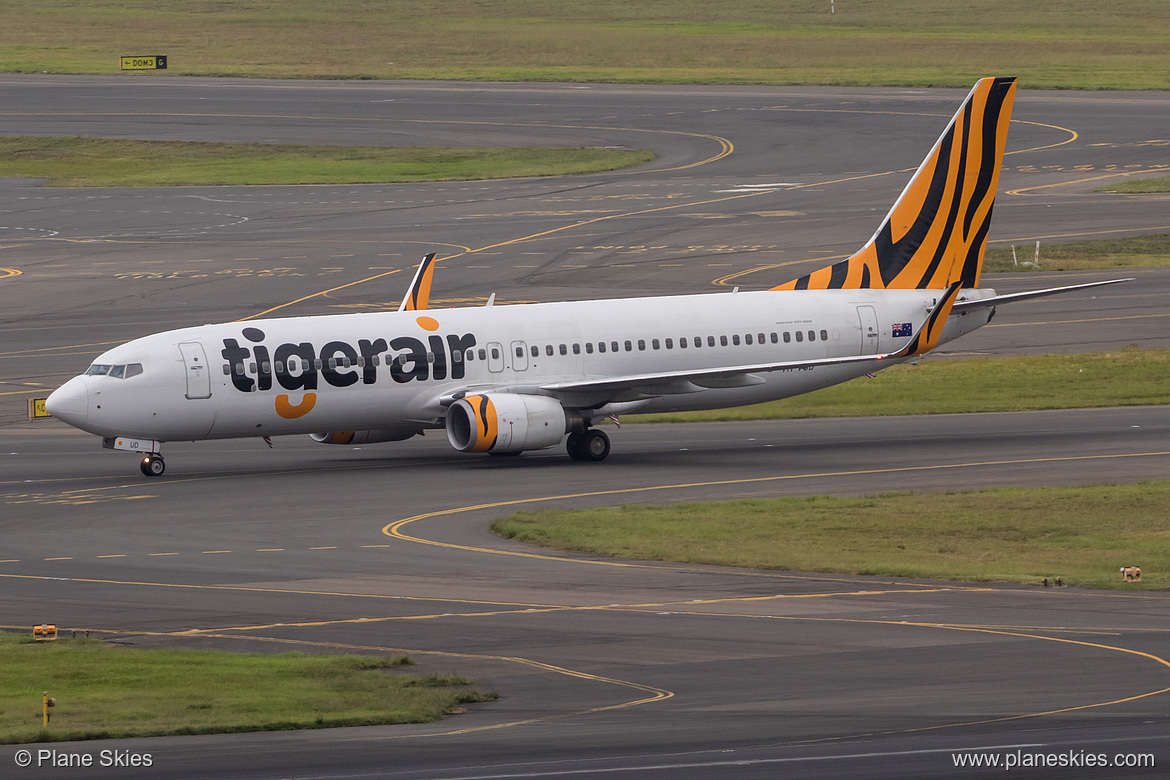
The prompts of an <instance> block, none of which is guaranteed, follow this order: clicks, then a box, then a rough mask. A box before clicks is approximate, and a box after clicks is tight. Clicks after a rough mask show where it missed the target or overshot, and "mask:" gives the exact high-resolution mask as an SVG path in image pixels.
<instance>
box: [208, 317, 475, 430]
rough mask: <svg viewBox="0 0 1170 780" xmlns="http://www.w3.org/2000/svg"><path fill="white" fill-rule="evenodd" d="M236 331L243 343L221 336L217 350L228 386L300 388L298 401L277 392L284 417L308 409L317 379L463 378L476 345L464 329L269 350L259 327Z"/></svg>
mask: <svg viewBox="0 0 1170 780" xmlns="http://www.w3.org/2000/svg"><path fill="white" fill-rule="evenodd" d="M419 319H420V320H423V319H425V320H427V322H425V323H424V322H420V323H419V324H420V326H422V327H424V328H425V329H426V330H435V329H437V325H438V323H437V322H435V321H434V320H432V319H431V318H429V317H427V318H422V317H420V318H419ZM432 325H433V326H432ZM241 334H242V336H243V338H244V340H245V343H244V344H242V345H241V344H240V341H239V340H238V339H234V338H225V339H224V340H223V350H222V351H221V352H220V354H221V355H223V359H224V360H225V361H227V364H228V372H229V375H230V376H231V381H232V386H233V387H235V389H236V390H239V391H240V392H241V393H252V392H256V391H260V392H263V391H266V390H272V389H273V387H274V385H276V386H279V387H281V388H283V389H285V390H290V391H293V392H301V393H304V396H303V398H302V400H301V401H299V402H297V403H294V402H293V401H292V400H291V399H290V397H289V396H288V395H279V396H278V397H277V399H276V411H277V413H278V414H280V416H281V417H284V418H286V419H293V418H296V417H302V416H304V415H305V414H307V413H308V412H309V411H310V410H311V409H312V408H313V406H314V404H315V403H316V394H315V393H314V392H313V391H315V390H317V389H318V387H319V386H320V383H321V382H324V383H325V384H326V385H329V386H331V387H349V386H351V385H355V384H358V383H359V382H360V383H362V384H366V385H372V384H376V383H377V382H378V381H379V379H381V378H382V377H384V376H386V375H387V374H388V375H389V376H390V378H391V379H392V380H393V381H395V382H398V383H401V384H405V383H407V382H416V381H417V382H425V381H428V380H432V379H435V380H442V379H448V378H450V379H463V377H464V373H465V368H464V361H463V356H464V355H465V354H466V353H467V351H468V350H469V349H471V348H472V347H474V346H475V344H476V342H475V336H474V335H473V334H471V333H465V334H463V335H462V336H459V335H454V334H452V335H447V336H439V335H431V336H426V337H425V341H424V340H423V339H421V338H415V337H413V336H398V337H397V338H392V339H389V340H387V339H385V338H373V339H358V340H357V343H356V345H355V344H350V343H349V342H346V341H330V342H327V343H326V344H324V345H322V346H321V347H320V348H318V347H317V346H316V345H315V344H313V343H312V342H309V341H302V342H300V343H297V344H291V343H290V344H281V345H279V346H277V347H276V348H275V349H272V348H270V347H269V346H268V345H266V344H263V343H262V342H263V341H264V338H265V335H264V331H262V330H260V329H259V328H244V329H243V330H242V331H241ZM248 342H251V343H250V344H249V343H248Z"/></svg>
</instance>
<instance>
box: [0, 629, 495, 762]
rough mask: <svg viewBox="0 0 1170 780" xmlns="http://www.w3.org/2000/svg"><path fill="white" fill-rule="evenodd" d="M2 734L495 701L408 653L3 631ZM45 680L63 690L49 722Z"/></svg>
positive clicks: (212, 728)
mask: <svg viewBox="0 0 1170 780" xmlns="http://www.w3.org/2000/svg"><path fill="white" fill-rule="evenodd" d="M0 657H3V659H4V662H3V663H2V664H0V743H4V744H12V743H18V742H43V741H49V740H53V741H56V740H68V739H111V738H116V737H133V736H160V735H164V734H211V733H222V732H237V731H279V730H284V729H304V728H330V727H336V726H364V725H375V724H388V723H427V722H431V721H435V720H439V719H440V718H441V717H443V715H445V714H448V713H451V712H454V711H456V710H457V709H458V707H459V705H460V704H462V703H468V702H477V701H490V700H493V699H495V698H496V695H495V694H494V693H488V692H484V691H480V690H476V689H474V688H470V687H467V686H468V685H469V682H468V681H467V680H464V679H462V678H461V677H459V676H458V675H434V674H432V675H416V674H410V673H408V672H402V671H398V670H397V669H396V667H402V666H408V665H410V663H411V662H410V661H409V659H407V658H403V657H398V658H379V657H376V656H357V655H346V656H336V655H333V656H329V655H304V654H302V653H280V654H277V655H251V654H243V653H226V652H210V651H199V650H137V649H127V648H121V647H116V646H113V645H110V644H107V643H105V642H101V641H98V640H96V639H94V640H88V639H71V638H61V639H58V640H57V641H56V642H33V640H32V637H31V636H24V635H17V634H12V633H5V632H0ZM43 692H48V694H49V695H50V696H52V697H54V698H56V700H57V706H56V707H54V708H53V709H52V710H50V712H51V715H52V720H51V721H50V723H49V728H48V729H47V730H46V729H43V728H42V721H41V718H40V714H41V697H42V693H43Z"/></svg>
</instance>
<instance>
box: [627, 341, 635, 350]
mask: <svg viewBox="0 0 1170 780" xmlns="http://www.w3.org/2000/svg"><path fill="white" fill-rule="evenodd" d="M633 351H634V345H633V344H631V343H630V342H628V341H627V342H626V352H633Z"/></svg>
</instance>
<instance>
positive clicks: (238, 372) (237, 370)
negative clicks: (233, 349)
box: [236, 363, 244, 376]
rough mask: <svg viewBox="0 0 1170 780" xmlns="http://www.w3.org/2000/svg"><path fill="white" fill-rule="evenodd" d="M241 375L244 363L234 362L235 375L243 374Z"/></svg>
mask: <svg viewBox="0 0 1170 780" xmlns="http://www.w3.org/2000/svg"><path fill="white" fill-rule="evenodd" d="M243 375H244V364H243V363H236V376H243Z"/></svg>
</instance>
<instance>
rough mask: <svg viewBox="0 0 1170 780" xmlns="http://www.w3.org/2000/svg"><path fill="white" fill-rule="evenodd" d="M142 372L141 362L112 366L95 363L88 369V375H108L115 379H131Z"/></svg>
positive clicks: (86, 373)
mask: <svg viewBox="0 0 1170 780" xmlns="http://www.w3.org/2000/svg"><path fill="white" fill-rule="evenodd" d="M141 373H142V364H141V363H127V364H125V365H121V366H110V365H106V364H103V363H94V364H93V365H92V366H90V367H89V368H88V369H86V372H85V375H86V376H108V377H111V378H113V379H129V378H130V377H132V376H138V375H139V374H141Z"/></svg>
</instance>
